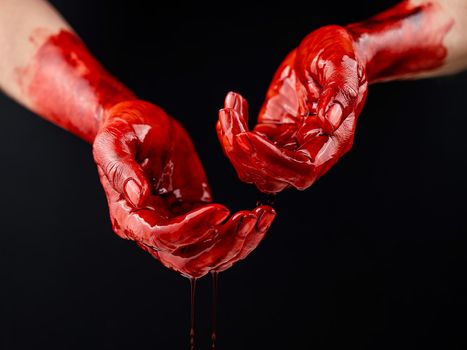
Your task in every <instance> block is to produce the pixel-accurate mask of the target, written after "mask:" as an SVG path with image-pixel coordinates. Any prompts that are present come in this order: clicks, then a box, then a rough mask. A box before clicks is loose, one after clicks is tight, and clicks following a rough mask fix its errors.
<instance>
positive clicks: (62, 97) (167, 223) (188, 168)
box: [20, 31, 275, 277]
mask: <svg viewBox="0 0 467 350" xmlns="http://www.w3.org/2000/svg"><path fill="white" fill-rule="evenodd" d="M21 71H22V72H23V73H22V74H23V76H22V77H21V79H20V81H21V84H22V87H23V89H24V90H25V91H26V93H27V95H28V97H29V99H30V101H32V109H33V110H35V111H36V112H38V113H39V114H41V115H42V116H43V117H45V118H46V119H48V120H50V121H52V122H54V123H55V124H57V125H59V126H61V127H63V128H65V129H67V130H69V131H70V132H72V133H74V134H76V135H78V136H80V137H82V138H83V139H85V140H87V141H88V142H93V153H94V159H95V161H96V164H97V167H98V171H99V175H100V180H101V183H102V185H103V187H104V190H105V193H106V195H107V200H108V204H109V209H110V217H111V220H112V227H113V229H114V231H115V232H116V233H117V234H118V235H119V236H120V237H122V238H125V239H129V240H133V241H135V242H136V243H137V244H138V245H139V246H140V247H141V248H143V249H144V250H146V251H147V252H149V253H150V254H152V255H153V256H154V257H156V258H157V259H159V260H160V261H161V262H162V263H163V264H164V265H165V266H167V267H169V268H171V269H173V270H176V271H178V272H180V273H181V274H183V275H185V276H188V277H201V276H203V275H205V274H207V273H208V272H210V271H223V270H225V269H227V268H229V267H230V266H232V265H233V264H234V263H235V262H237V261H238V260H240V259H244V258H245V257H246V256H247V255H248V254H249V253H250V252H251V251H252V250H253V249H255V248H256V247H257V246H258V244H259V243H260V242H261V240H262V238H263V237H264V235H265V233H266V232H267V230H268V229H269V227H270V225H271V223H272V221H273V219H274V217H275V212H274V210H273V209H272V208H271V207H268V206H259V207H257V208H255V209H254V210H250V211H249V210H245V211H240V212H238V213H236V214H234V215H232V216H230V217H229V210H228V209H227V208H226V207H224V206H222V205H220V204H215V203H212V198H211V192H210V189H209V186H208V182H207V179H206V175H205V173H204V169H203V167H202V165H201V162H200V160H199V158H198V155H197V153H196V151H195V148H194V146H193V144H192V142H191V139H190V137H189V135H188V134H187V132H186V131H185V129H184V128H183V127H182V126H181V125H180V124H179V123H178V122H177V121H176V120H174V119H173V118H171V117H169V116H168V115H167V114H166V113H165V112H164V111H163V110H162V109H161V108H159V107H157V106H155V105H153V104H151V103H149V102H145V101H141V100H138V99H137V98H136V97H135V96H134V95H133V93H132V92H130V91H129V90H128V89H127V88H125V87H124V86H123V85H122V84H121V83H119V82H118V81H117V80H116V79H115V78H113V77H112V76H111V75H109V74H108V73H107V72H106V71H105V70H104V68H102V66H101V65H100V64H99V63H98V62H97V61H96V60H95V58H94V57H93V56H92V55H91V54H90V53H89V52H88V50H87V49H86V47H85V46H84V44H83V43H82V42H81V40H80V39H78V38H77V37H76V36H75V35H74V34H72V33H69V32H67V31H61V32H60V33H58V34H57V35H52V36H50V37H49V38H48V39H47V41H46V42H45V43H44V44H43V45H42V46H41V47H40V48H39V49H38V50H37V54H36V56H35V58H34V60H33V62H32V63H31V64H30V65H29V66H28V67H26V68H25V69H22V70H21Z"/></svg>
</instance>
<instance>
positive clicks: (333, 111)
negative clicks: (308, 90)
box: [318, 57, 359, 133]
mask: <svg viewBox="0 0 467 350" xmlns="http://www.w3.org/2000/svg"><path fill="white" fill-rule="evenodd" d="M358 69H359V68H358V63H357V61H356V60H354V59H352V58H350V57H344V58H343V59H342V63H341V66H340V67H339V69H337V72H336V73H335V74H332V75H331V76H330V77H329V79H327V80H326V81H325V83H324V86H323V91H322V93H321V96H320V98H319V101H318V118H319V119H320V120H321V122H322V123H323V128H324V130H325V131H326V132H328V133H331V132H333V131H334V130H336V129H337V128H339V126H340V125H341V124H342V121H343V120H344V119H345V118H346V117H347V116H348V115H349V114H351V113H352V112H353V111H354V110H355V108H356V106H357V102H358V92H359V78H358Z"/></svg>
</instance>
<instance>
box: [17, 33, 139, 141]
mask: <svg viewBox="0 0 467 350" xmlns="http://www.w3.org/2000/svg"><path fill="white" fill-rule="evenodd" d="M21 85H22V89H23V90H24V92H25V94H26V96H27V97H28V100H29V105H30V107H31V109H32V110H33V111H34V112H36V113H38V114H39V115H41V116H42V117H44V118H45V119H47V120H49V121H51V122H52V123H54V124H56V125H58V126H60V127H62V128H64V129H65V130H67V131H69V132H71V133H73V134H75V135H77V136H79V137H81V138H82V139H84V140H85V141H87V142H90V143H91V142H92V141H93V140H94V138H95V136H96V134H97V132H98V130H99V129H100V127H101V126H102V123H103V121H104V119H105V116H106V111H108V110H109V109H110V108H111V107H112V106H114V105H116V104H118V103H119V102H121V101H125V100H130V99H134V98H135V96H134V94H133V93H132V92H131V91H130V90H129V89H128V88H126V87H125V86H124V85H123V84H122V83H120V82H119V81H118V80H117V79H116V78H114V77H113V76H112V75H110V74H109V73H108V72H107V71H106V70H105V69H104V68H103V67H102V66H101V65H100V63H99V62H98V61H97V60H96V59H95V58H94V57H93V56H92V55H91V54H90V53H89V51H88V49H87V48H86V46H85V45H84V43H83V42H82V41H81V40H80V39H79V38H78V37H77V36H76V35H74V34H73V33H71V32H68V31H65V30H61V31H60V32H59V33H57V34H54V35H51V36H49V37H48V38H47V39H46V40H45V41H44V43H43V44H42V45H41V46H40V47H39V48H38V49H37V52H36V54H35V56H34V58H33V60H32V62H31V63H30V64H29V65H28V66H27V67H26V68H24V69H22V70H21Z"/></svg>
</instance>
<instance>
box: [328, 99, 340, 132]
mask: <svg viewBox="0 0 467 350" xmlns="http://www.w3.org/2000/svg"><path fill="white" fill-rule="evenodd" d="M326 119H327V121H328V122H329V123H330V124H331V125H332V127H333V129H334V130H335V129H337V128H338V127H339V125H340V123H341V119H342V107H341V105H340V103H335V104H333V105H332V106H331V107H329V109H328V111H327V112H326Z"/></svg>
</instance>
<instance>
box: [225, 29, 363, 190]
mask: <svg viewBox="0 0 467 350" xmlns="http://www.w3.org/2000/svg"><path fill="white" fill-rule="evenodd" d="M367 86H368V82H367V77H366V72H365V64H364V62H363V60H361V59H359V57H357V53H356V51H355V48H354V39H353V38H352V36H351V35H350V33H349V32H348V31H347V30H346V29H345V28H343V27H339V26H327V27H323V28H320V29H318V30H316V31H314V32H312V33H311V34H309V35H308V36H307V37H306V38H305V39H304V40H303V41H302V42H301V44H300V45H299V47H298V48H296V49H295V50H293V51H292V52H291V53H290V54H289V55H288V56H287V57H286V59H285V60H284V61H283V62H282V64H281V65H280V67H279V69H278V71H277V72H276V74H275V76H274V78H273V80H272V83H271V85H270V87H269V90H268V92H267V95H266V100H265V102H264V104H263V107H262V109H261V111H260V113H259V117H258V123H257V124H256V126H255V127H254V128H253V130H252V131H250V130H249V128H248V105H247V102H246V100H245V99H244V98H243V97H242V96H240V95H239V94H236V93H232V92H231V93H229V94H228V95H227V97H226V99H225V105H224V108H223V109H221V110H220V111H219V121H218V123H217V134H218V137H219V140H220V143H221V146H222V148H223V150H224V153H225V154H226V156H227V157H228V158H229V160H230V161H231V163H232V164H233V166H234V167H235V170H236V171H237V174H238V176H239V177H240V179H241V180H242V181H244V182H247V183H253V184H255V185H256V186H257V187H258V189H259V190H260V191H262V192H265V193H276V192H280V191H282V190H283V189H285V188H288V187H294V188H296V189H299V190H303V189H305V188H308V187H309V186H311V185H312V184H313V183H314V182H315V181H316V180H317V179H318V178H319V177H320V176H322V175H323V174H324V173H325V172H327V171H328V170H329V169H330V168H331V167H332V166H333V165H334V164H335V163H336V162H337V160H338V159H339V158H340V157H341V156H342V155H343V154H345V153H346V152H347V151H348V150H349V149H350V148H351V147H352V144H353V139H354V132H355V126H356V121H357V118H358V116H359V114H360V112H361V110H362V107H363V104H364V101H365V98H366V95H367Z"/></svg>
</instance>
